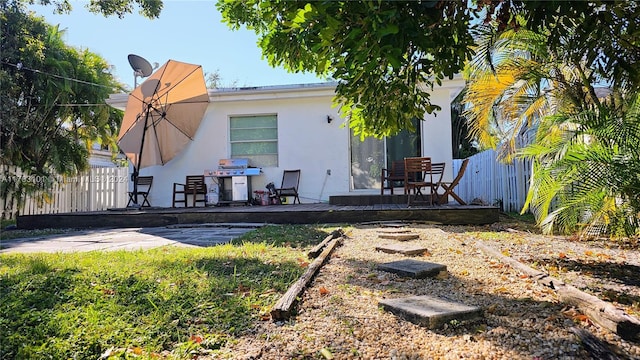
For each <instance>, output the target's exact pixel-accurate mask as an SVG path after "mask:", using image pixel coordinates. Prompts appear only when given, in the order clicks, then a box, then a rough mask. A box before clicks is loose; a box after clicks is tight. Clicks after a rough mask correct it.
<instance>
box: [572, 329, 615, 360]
mask: <svg viewBox="0 0 640 360" xmlns="http://www.w3.org/2000/svg"><path fill="white" fill-rule="evenodd" d="M570 330H571V331H572V332H573V333H574V334H575V335H576V336H577V337H578V339H580V342H581V343H582V346H584V348H585V350H587V352H588V353H589V355H591V358H592V359H594V360H620V357H619V356H618V355H617V354H616V353H615V352H614V351H613V350H612V346H611V344H609V343H607V342H604V341H602V340H600V339H599V338H597V337H596V336H595V335H593V334H592V333H590V332H589V331H587V330H585V329H580V328H576V327H572V328H571V329H570ZM616 350H617V349H616Z"/></svg>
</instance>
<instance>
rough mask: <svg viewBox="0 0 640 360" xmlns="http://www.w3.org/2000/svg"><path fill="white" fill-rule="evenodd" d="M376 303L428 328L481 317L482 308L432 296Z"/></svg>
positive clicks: (385, 300) (386, 300)
mask: <svg viewBox="0 0 640 360" xmlns="http://www.w3.org/2000/svg"><path fill="white" fill-rule="evenodd" d="M378 305H380V306H382V308H383V309H385V310H386V311H389V312H391V313H393V314H395V315H396V316H399V317H401V318H403V319H405V320H407V321H410V322H412V323H414V324H416V325H420V326H424V327H426V328H428V329H438V328H440V327H442V326H443V325H444V324H446V323H448V322H450V321H453V320H455V321H460V322H463V321H470V320H476V319H479V318H481V317H482V309H480V308H479V307H475V306H468V305H465V304H462V303H458V302H454V301H450V300H446V299H441V298H436V297H432V296H426V295H423V296H411V297H407V298H398V299H384V300H381V301H380V302H379V303H378Z"/></svg>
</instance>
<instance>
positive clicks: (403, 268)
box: [378, 259, 447, 279]
mask: <svg viewBox="0 0 640 360" xmlns="http://www.w3.org/2000/svg"><path fill="white" fill-rule="evenodd" d="M378 270H382V271H387V272H391V273H394V274H398V275H400V276H405V277H411V278H414V279H424V278H428V277H436V276H437V275H438V274H439V273H440V272H442V271H447V267H446V266H445V265H442V264H436V263H432V262H428V261H419V260H413V259H404V260H398V261H392V262H388V263H384V264H380V265H378Z"/></svg>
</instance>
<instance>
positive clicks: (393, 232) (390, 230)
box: [378, 228, 411, 234]
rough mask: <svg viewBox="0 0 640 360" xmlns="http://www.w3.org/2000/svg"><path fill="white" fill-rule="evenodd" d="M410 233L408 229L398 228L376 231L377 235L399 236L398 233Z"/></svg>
mask: <svg viewBox="0 0 640 360" xmlns="http://www.w3.org/2000/svg"><path fill="white" fill-rule="evenodd" d="M408 232H411V230H409V229H400V228H382V229H378V233H380V234H400V233H408Z"/></svg>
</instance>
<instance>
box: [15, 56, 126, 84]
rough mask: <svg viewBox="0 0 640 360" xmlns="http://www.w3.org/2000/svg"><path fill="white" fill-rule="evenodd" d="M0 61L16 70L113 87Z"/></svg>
mask: <svg viewBox="0 0 640 360" xmlns="http://www.w3.org/2000/svg"><path fill="white" fill-rule="evenodd" d="M2 63H3V64H7V65H9V66H13V67H14V68H16V69H18V70H29V71H31V72H34V73H37V74H42V75H46V76H52V77H55V78H58V79H63V80H69V81H74V82H77V83H81V84H85V85H91V86H99V87H103V88H107V89H113V86H107V85H102V84H96V83H92V82H88V81H84V80H79V79H73V78H69V77H66V76H61V75H56V74H51V73H48V72H44V71H40V70H37V69H31V68H28V67H26V66H24V65H23V64H22V63H21V62H19V63H17V64H12V63H10V62H7V61H3V62H2Z"/></svg>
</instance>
